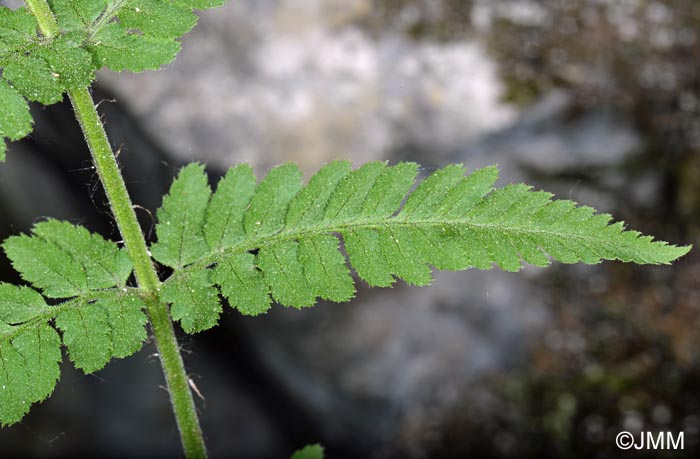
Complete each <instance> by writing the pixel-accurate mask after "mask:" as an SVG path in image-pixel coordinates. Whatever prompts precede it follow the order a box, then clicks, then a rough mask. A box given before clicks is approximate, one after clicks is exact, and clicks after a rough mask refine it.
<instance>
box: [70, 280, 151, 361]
mask: <svg viewBox="0 0 700 459" xmlns="http://www.w3.org/2000/svg"><path fill="white" fill-rule="evenodd" d="M143 307H144V305H143V303H142V301H141V300H140V299H139V298H138V297H137V296H135V295H129V294H123V293H118V292H116V291H115V292H114V293H113V294H111V295H107V296H104V297H101V298H98V299H95V300H91V301H80V302H79V303H78V306H77V307H73V308H70V309H67V310H66V311H64V312H61V313H60V314H58V315H57V316H56V327H58V328H59V329H60V330H61V331H62V332H63V343H64V344H65V345H66V347H67V348H68V354H69V355H70V358H71V360H72V361H73V362H74V363H75V366H76V367H77V368H80V369H81V370H83V371H84V372H85V373H93V372H95V371H97V370H100V369H102V368H103V367H104V366H105V365H106V364H107V362H109V360H110V359H112V357H127V356H129V355H131V354H133V353H134V352H136V351H138V350H139V349H141V344H142V343H143V341H144V340H145V339H146V331H145V328H144V325H145V323H146V316H145V314H144V313H143V311H142V309H143Z"/></svg>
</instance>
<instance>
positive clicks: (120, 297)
mask: <svg viewBox="0 0 700 459" xmlns="http://www.w3.org/2000/svg"><path fill="white" fill-rule="evenodd" d="M3 248H4V249H5V253H6V255H7V256H8V258H10V260H11V261H12V264H13V266H14V267H15V268H16V269H17V270H18V271H19V272H20V274H21V275H22V277H23V278H24V279H25V280H26V281H27V282H30V283H31V284H33V285H34V286H35V287H37V288H39V289H41V290H42V291H43V294H44V295H45V296H46V297H49V298H61V299H64V300H65V301H64V302H62V303H60V304H58V305H56V306H49V305H48V304H47V303H46V301H45V300H44V297H43V296H42V295H41V294H40V293H39V292H38V291H36V290H34V289H32V288H30V287H26V286H21V287H17V286H14V285H10V284H4V283H0V424H3V425H5V424H12V423H14V422H17V421H18V420H20V419H21V418H22V416H24V414H26V412H27V411H28V410H29V407H30V405H31V404H32V403H35V402H38V401H41V400H43V399H45V398H46V397H47V396H48V395H49V394H50V393H51V392H52V391H53V388H54V386H55V384H56V381H57V380H58V377H59V369H58V363H59V362H60V360H61V347H60V346H61V343H63V344H64V345H65V346H66V348H67V350H68V354H69V355H70V358H71V360H72V361H73V362H74V363H75V366H76V367H77V368H80V369H82V370H83V371H84V372H85V373H91V372H94V371H97V370H99V369H101V368H102V367H104V365H105V364H106V363H107V362H108V361H109V360H110V359H111V358H113V357H126V356H129V355H131V354H133V353H134V352H136V351H138V350H139V349H140V348H141V345H142V343H143V341H144V340H145V339H146V330H145V324H146V315H145V314H144V312H143V309H144V307H145V306H144V304H143V302H142V300H141V298H140V297H139V296H138V294H137V291H135V290H134V289H132V288H127V287H126V281H127V279H128V278H129V276H130V275H131V271H132V264H131V261H130V259H129V257H128V256H127V254H126V252H125V251H124V250H123V249H120V248H119V247H117V245H116V244H114V243H113V242H110V241H107V240H105V239H103V238H102V237H100V236H98V235H95V234H90V233H89V232H88V231H87V230H86V229H85V228H83V227H79V226H74V225H72V224H70V223H66V222H59V221H56V220H49V221H46V222H41V223H39V224H37V225H35V226H34V228H33V229H32V235H31V236H29V235H21V236H13V237H10V238H9V239H7V240H6V241H5V242H4V243H3ZM54 326H55V328H57V329H58V330H60V331H61V332H62V336H59V334H58V333H57V331H56V329H55V328H54Z"/></svg>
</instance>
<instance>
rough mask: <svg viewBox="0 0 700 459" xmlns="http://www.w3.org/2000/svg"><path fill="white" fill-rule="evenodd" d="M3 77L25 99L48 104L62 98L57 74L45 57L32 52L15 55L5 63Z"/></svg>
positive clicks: (61, 89)
mask: <svg viewBox="0 0 700 459" xmlns="http://www.w3.org/2000/svg"><path fill="white" fill-rule="evenodd" d="M2 75H3V78H5V79H6V80H8V81H9V82H10V83H12V85H13V86H14V87H15V88H16V89H17V90H18V91H19V92H20V93H21V94H22V95H23V96H24V97H26V98H27V99H29V100H32V101H36V102H41V103H42V104H45V105H50V104H53V103H56V102H58V101H60V100H61V99H62V98H63V88H62V87H61V83H60V82H59V79H58V75H56V74H54V72H52V71H51V67H50V65H49V63H48V62H46V60H45V59H42V58H40V57H38V56H36V55H35V54H34V53H30V54H27V55H21V56H17V57H15V58H14V59H12V60H11V61H10V62H8V63H7V64H5V68H4V69H3V74H2Z"/></svg>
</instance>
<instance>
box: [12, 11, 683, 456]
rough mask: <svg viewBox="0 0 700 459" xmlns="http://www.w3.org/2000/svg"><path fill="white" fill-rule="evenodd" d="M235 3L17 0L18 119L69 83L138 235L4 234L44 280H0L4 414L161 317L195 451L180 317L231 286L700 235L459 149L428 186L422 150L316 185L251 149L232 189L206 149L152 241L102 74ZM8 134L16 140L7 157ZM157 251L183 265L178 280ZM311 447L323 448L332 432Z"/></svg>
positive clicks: (137, 343) (616, 254)
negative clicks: (133, 195) (660, 234)
mask: <svg viewBox="0 0 700 459" xmlns="http://www.w3.org/2000/svg"><path fill="white" fill-rule="evenodd" d="M222 3H223V0H50V1H48V2H47V1H46V0H26V5H27V7H28V8H27V9H25V8H20V9H17V10H10V9H8V8H0V67H1V68H2V77H1V78H0V135H2V136H3V137H5V138H7V139H9V140H18V139H20V138H22V137H23V136H25V135H27V134H28V133H29V132H30V130H31V125H32V119H31V116H30V113H29V109H28V105H27V101H36V102H40V103H43V104H51V103H54V102H57V101H59V100H61V99H62V98H63V96H64V94H67V95H68V97H69V98H70V100H71V102H72V104H73V107H74V109H75V114H76V117H77V119H78V121H79V122H80V125H81V127H82V129H83V132H84V134H85V138H86V141H87V143H88V145H89V147H90V151H91V153H92V157H93V161H94V164H95V166H96V169H97V171H98V173H99V176H100V179H101V181H102V184H103V186H104V188H105V190H106V193H107V196H108V198H109V202H110V205H111V209H112V212H113V214H114V217H115V219H116V221H117V223H118V226H119V229H120V232H121V235H122V237H123V240H124V247H120V246H118V245H117V244H116V243H114V242H112V241H107V240H105V239H103V238H102V237H100V236H98V235H96V234H91V233H90V232H88V231H87V230H86V229H85V228H83V227H80V226H75V225H72V224H70V223H66V222H59V221H56V220H47V221H44V222H41V223H38V224H36V225H35V226H34V228H33V229H32V231H31V234H29V235H19V236H12V237H10V238H8V239H7V240H6V241H5V242H4V243H3V244H2V247H3V249H4V251H5V253H6V255H7V257H8V258H9V259H10V260H11V262H12V264H13V266H14V268H15V269H16V270H17V271H18V272H19V273H20V274H21V276H22V278H23V279H24V281H26V283H27V284H28V285H22V286H15V285H10V284H4V283H3V284H0V422H1V423H2V424H3V425H9V424H13V423H15V422H17V421H19V420H20V419H21V418H22V417H23V416H24V415H25V414H26V413H27V411H28V410H29V408H30V405H31V404H33V403H36V402H39V401H41V400H44V399H45V398H46V397H48V396H49V395H50V394H51V392H52V391H53V388H54V386H55V384H56V382H57V381H58V379H59V366H58V365H59V362H60V361H61V346H64V347H65V348H66V350H67V352H68V355H69V357H70V359H71V360H72V361H73V363H74V364H75V366H76V367H77V368H80V369H81V370H83V371H84V372H85V373H92V372H95V371H97V370H99V369H101V368H103V367H104V366H105V364H107V362H109V360H110V359H112V358H115V357H116V358H121V357H126V356H129V355H131V354H133V353H134V352H136V351H138V350H139V349H140V348H141V346H142V343H143V342H144V340H145V338H146V328H145V326H146V325H147V324H149V325H150V330H151V333H152V335H153V338H154V341H155V343H156V345H157V346H158V351H159V356H160V358H161V362H162V366H163V370H164V373H165V378H166V382H167V384H168V388H169V392H170V396H171V400H172V404H173V409H174V413H175V416H176V419H177V422H178V426H179V429H180V433H181V438H182V442H183V448H184V451H185V454H186V455H187V456H188V457H204V456H206V449H205V446H204V441H203V437H202V433H201V429H200V427H199V423H198V420H197V414H196V411H195V407H194V403H193V400H192V394H191V392H190V388H189V387H188V380H187V375H186V373H185V369H184V366H183V363H182V358H181V356H180V353H179V349H178V345H177V342H176V340H175V335H174V331H173V321H179V323H180V326H181V327H182V329H183V330H185V331H186V332H188V333H196V332H200V331H203V330H206V329H208V328H211V327H213V326H215V325H216V324H217V323H218V320H219V316H220V314H221V312H222V310H223V306H222V303H221V298H222V297H224V298H225V299H226V300H227V301H226V302H227V303H228V304H229V305H230V306H231V307H233V308H234V309H237V310H238V311H239V312H240V313H241V314H245V315H258V314H262V313H265V312H267V311H268V310H269V309H270V307H271V305H272V303H273V302H276V303H279V304H281V305H283V306H288V307H294V308H305V307H309V306H312V305H314V304H315V303H316V302H317V301H318V300H319V298H320V299H324V300H330V301H336V302H341V301H348V300H350V299H351V298H352V297H353V296H354V294H355V281H354V280H353V277H352V275H351V272H350V267H352V268H353V269H354V270H355V272H356V273H357V276H358V277H359V278H360V279H362V280H363V281H365V282H367V283H368V284H369V285H371V286H378V287H388V286H390V285H392V284H393V283H394V282H395V281H396V280H397V279H403V280H404V281H406V282H407V283H409V284H414V285H427V284H429V283H430V281H431V271H432V269H433V268H435V269H445V270H463V269H467V268H472V267H473V268H478V269H490V268H491V267H492V266H494V265H498V266H499V267H500V268H502V269H504V270H507V271H517V270H519V269H520V268H521V266H522V264H523V262H525V263H528V264H531V265H535V266H546V265H548V264H549V263H550V260H552V259H554V260H558V261H561V262H564V263H577V262H584V263H598V262H600V261H601V260H621V261H625V262H635V263H643V264H662V263H670V262H671V261H673V260H675V259H677V258H679V257H681V256H683V255H684V254H685V253H687V252H688V250H690V247H689V246H686V247H676V246H673V245H669V244H667V243H665V242H659V241H653V240H652V238H651V237H649V236H642V235H641V234H639V233H638V232H635V231H626V230H625V228H624V225H623V223H621V222H617V223H612V224H611V217H610V216H609V215H600V214H596V213H595V211H594V210H593V209H591V208H589V207H582V206H577V205H576V204H575V203H573V202H571V201H557V200H552V195H551V194H550V193H546V192H543V191H533V190H532V189H531V188H530V187H528V186H526V185H509V186H506V187H504V188H500V189H494V183H495V181H496V179H497V178H498V172H497V169H496V168H495V167H487V168H484V169H480V170H476V171H473V172H471V173H470V174H468V175H465V173H466V171H465V168H464V167H463V166H461V165H451V166H447V167H445V168H444V169H441V170H439V171H437V172H435V173H433V174H432V175H430V176H429V177H427V178H425V179H424V180H422V181H420V182H419V183H418V184H417V185H416V180H417V173H418V166H417V165H416V164H414V163H400V164H396V165H393V166H389V165H387V164H386V163H383V162H372V163H368V164H365V165H363V166H361V167H358V168H356V169H354V170H353V168H352V167H351V164H350V163H349V162H347V161H335V162H331V163H329V164H327V165H326V166H324V167H322V168H321V169H320V170H319V171H318V172H317V173H316V174H315V175H314V176H313V177H312V178H311V179H310V180H309V182H308V183H307V184H306V185H304V184H303V183H302V180H301V172H300V170H299V168H298V167H297V166H295V165H294V164H284V165H281V166H279V167H276V168H274V169H272V170H271V171H270V172H269V173H268V174H267V175H266V177H265V178H264V179H262V180H261V181H260V182H259V183H258V181H257V179H256V177H255V176H254V175H253V171H252V169H251V168H250V167H249V166H247V165H238V166H236V167H234V168H232V169H230V170H229V171H228V173H227V174H226V176H225V177H224V178H223V179H221V181H220V182H219V183H218V184H216V189H215V191H212V188H211V186H210V184H209V183H208V180H207V177H206V175H205V172H204V168H203V166H201V165H199V164H191V165H189V166H187V167H185V168H183V169H182V170H181V171H180V172H179V175H178V176H177V178H176V179H175V181H174V183H173V184H172V187H171V189H170V192H169V193H168V194H167V195H166V196H165V197H164V199H163V205H162V207H161V208H160V209H159V210H158V213H157V217H158V223H157V226H156V233H157V238H158V242H156V243H155V244H153V245H152V246H151V247H150V248H149V247H147V245H146V243H145V240H144V236H143V234H142V232H141V229H140V228H139V226H138V223H137V221H136V217H135V215H134V212H133V208H132V204H131V201H130V199H129V196H128V194H127V192H126V188H125V186H124V182H123V179H122V177H121V174H120V172H119V168H118V165H117V162H116V159H115V157H114V154H113V152H112V149H111V147H110V144H109V141H108V140H107V137H106V135H105V132H104V129H103V126H102V123H101V120H100V118H99V116H98V114H97V111H96V108H95V105H94V103H93V101H92V98H91V96H90V93H89V89H88V87H89V85H90V84H91V83H92V81H93V80H94V75H95V71H96V70H97V69H99V68H102V67H108V68H110V69H112V70H116V71H122V70H129V71H134V72H138V71H142V70H146V69H156V68H159V67H160V66H162V65H163V64H166V63H169V62H171V61H172V60H173V59H174V58H175V56H176V54H177V52H178V50H179V47H180V44H179V41H178V40H179V38H180V37H181V36H182V35H183V34H184V33H186V32H187V31H188V30H190V29H191V28H192V27H193V26H194V24H195V23H196V20H197V16H196V15H195V14H194V13H193V12H192V10H193V9H202V8H209V7H214V6H218V5H220V4H222ZM5 150H6V145H5V142H0V159H2V160H4V158H5ZM414 187H415V188H414ZM341 241H342V243H343V245H344V250H342V249H341ZM346 254H347V259H346ZM156 262H157V263H160V264H161V265H163V266H167V267H169V268H171V269H172V274H171V275H170V276H169V277H168V278H167V279H161V278H159V276H158V275H157V272H156V270H155V264H156ZM132 273H133V274H134V275H135V276H134V277H135V282H130V281H129V280H130V279H131V276H132ZM46 298H48V299H51V300H52V304H53V305H49V304H47V301H46ZM298 454H299V456H298V457H321V456H322V448H321V447H320V446H318V445H314V446H310V447H307V448H306V449H305V450H301V451H300V452H298ZM302 454H304V455H307V456H302ZM308 455H310V456H308Z"/></svg>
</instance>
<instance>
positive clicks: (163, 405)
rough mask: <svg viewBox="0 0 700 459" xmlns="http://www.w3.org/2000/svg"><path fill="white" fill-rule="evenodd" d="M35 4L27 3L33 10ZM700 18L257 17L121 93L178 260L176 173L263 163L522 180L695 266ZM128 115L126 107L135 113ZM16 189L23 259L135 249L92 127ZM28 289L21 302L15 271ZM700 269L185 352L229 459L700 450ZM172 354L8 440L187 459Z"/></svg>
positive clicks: (34, 449)
mask: <svg viewBox="0 0 700 459" xmlns="http://www.w3.org/2000/svg"><path fill="white" fill-rule="evenodd" d="M7 3H9V2H7ZM699 26H700V4H697V2H695V1H693V0H624V1H622V0H621V1H611V0H570V1H566V2H562V1H557V0H542V1H528V0H483V1H479V0H387V1H384V2H370V1H368V0H355V1H353V2H343V1H340V0H325V1H322V0H239V1H236V2H231V3H230V4H228V5H227V6H225V7H223V8H221V9H217V10H213V11H209V12H206V13H203V14H202V15H201V20H200V25H199V27H198V28H197V29H195V31H194V32H192V33H191V34H190V35H188V36H187V37H186V38H185V40H184V42H183V51H182V53H181V55H180V57H179V58H178V60H177V61H176V62H175V64H173V65H172V66H170V67H169V68H168V69H166V71H163V72H154V73H145V74H140V75H128V74H111V73H107V72H105V73H102V74H101V75H100V77H99V81H98V84H99V88H98V90H97V92H96V94H95V96H96V98H97V99H98V100H101V101H103V102H102V103H101V105H100V108H101V109H102V110H103V111H104V112H105V114H106V117H107V123H108V125H107V128H108V130H109V134H110V136H111V138H112V140H113V143H114V145H115V146H117V147H119V148H120V149H121V154H120V161H121V162H122V163H123V165H124V172H125V174H126V180H127V182H128V184H129V187H130V189H131V191H132V193H133V194H134V196H135V202H136V203H138V204H139V205H141V206H143V207H144V209H146V210H143V211H141V214H140V218H141V219H142V224H143V227H144V229H145V230H146V231H147V233H148V234H149V235H152V234H151V232H152V224H153V221H152V217H151V215H150V213H149V211H150V212H153V211H154V210H155V209H156V208H157V207H158V205H159V201H160V196H161V194H162V193H163V192H164V191H165V190H166V189H167V187H168V184H169V182H170V180H171V178H172V176H173V174H174V173H175V172H176V170H177V168H178V167H179V166H180V165H181V164H183V163H184V162H187V161H191V160H199V161H203V162H206V163H207V164H208V166H209V168H208V170H209V172H210V173H211V175H212V179H214V180H215V179H216V177H217V176H219V175H220V174H221V173H223V171H225V169H226V168H228V167H230V166H231V165H233V164H235V163H237V162H241V161H247V162H250V163H252V164H254V165H255V166H256V169H257V170H258V172H259V173H264V172H265V171H266V170H267V169H268V168H269V167H270V166H271V165H274V164H276V163H279V162H282V161H286V160H291V161H295V162H297V163H299V164H300V165H301V166H302V167H303V169H304V170H305V171H306V172H307V174H310V173H313V172H314V171H315V170H316V169H318V168H319V167H320V166H321V165H322V164H323V163H324V162H326V161H328V160H330V159H333V158H350V159H352V160H353V161H354V162H356V163H361V162H365V161H369V160H375V159H387V160H390V161H399V160H413V161H417V162H419V163H420V164H422V165H423V166H424V172H425V173H429V172H431V171H433V170H435V169H436V168H439V167H441V166H443V165H445V164H447V163H450V162H462V163H464V164H465V165H466V166H467V167H469V168H476V167H480V166H484V165H487V164H492V163H498V164H500V167H501V170H502V178H501V180H500V183H501V184H506V183H509V182H511V181H526V182H528V183H530V184H532V185H535V186H536V187H538V188H546V189H548V190H551V191H554V192H556V194H557V196H558V197H560V198H572V199H574V200H576V201H579V202H581V203H585V204H589V205H593V206H595V207H596V208H598V209H600V210H602V211H606V212H613V213H614V215H615V216H616V217H617V218H619V219H624V220H625V221H627V222H628V223H629V225H630V226H634V227H635V228H639V229H641V230H643V231H645V232H648V233H653V234H655V235H656V236H658V237H659V238H662V239H666V240H670V241H672V242H676V243H695V244H697V241H698V225H699V223H700V155H699V154H698V151H699V149H700V116H699V114H700V65H699V64H698V63H699V62H700V42H699V41H698V40H700V35H699V34H700V27H699ZM113 101H116V102H117V103H113ZM34 111H35V119H36V120H37V124H36V129H35V132H34V134H33V135H32V136H31V137H30V138H28V139H27V140H25V141H23V142H20V143H15V144H12V145H11V146H10V152H9V154H8V162H7V163H6V164H3V165H2V166H1V167H0V215H2V220H1V223H2V225H0V233H1V235H2V236H3V237H5V236H7V235H9V234H12V233H16V232H19V231H26V230H27V229H28V228H29V227H30V226H31V224H32V222H33V221H36V219H37V218H41V217H49V216H50V217H56V218H66V219H71V220H73V221H76V222H81V223H83V224H85V225H86V226H88V227H89V228H90V229H92V230H94V231H100V232H102V233H103V234H105V235H106V236H109V237H113V238H115V239H118V234H117V233H116V230H115V228H114V225H113V223H112V221H111V219H110V217H109V214H108V212H107V209H106V206H105V199H104V196H103V195H102V192H101V190H100V187H99V186H98V185H97V181H96V177H95V176H94V172H93V171H92V169H91V168H90V162H89V159H88V158H89V157H88V154H87V152H86V151H85V148H84V147H83V146H82V144H81V141H82V138H81V134H80V132H79V131H78V129H77V125H76V124H75V122H74V121H73V120H72V115H71V110H70V108H69V106H68V105H66V104H58V105H56V106H53V107H49V108H40V107H35V110H34ZM0 268H1V269H2V277H3V279H4V280H5V279H7V280H15V281H16V280H17V279H16V275H15V274H13V273H12V272H11V270H10V266H9V263H8V262H7V260H5V259H4V258H3V259H2V260H1V263H0ZM699 283H700V260H699V257H698V256H697V250H695V251H693V252H691V253H690V254H689V256H688V257H686V258H685V259H683V260H682V261H680V262H678V263H676V264H675V265H673V266H672V267H653V268H650V267H635V266H627V265H622V264H619V263H605V264H601V265H597V266H592V267H585V266H562V265H555V266H553V267H551V268H549V269H547V270H540V269H533V268H530V267H528V268H525V269H524V270H523V271H522V272H521V273H518V274H511V273H503V272H500V271H489V272H479V271H469V272H463V273H436V274H435V281H434V283H433V285H432V286H430V287H428V288H422V289H417V288H411V287H407V286H405V285H402V284H401V283H399V284H397V285H396V286H395V288H393V289H384V290H381V289H374V290H369V289H367V288H365V286H363V285H362V284H361V283H359V285H358V287H359V292H358V295H357V298H356V299H355V300H354V301H353V302H351V303H349V304H341V305H337V304H320V305H318V306H317V307H316V308H314V309H313V310H308V311H302V312H300V311H293V310H285V309H283V308H281V307H275V308H274V309H273V311H272V312H271V313H270V314H268V315H266V316H264V317H260V318H253V319H251V318H242V317H240V316H238V315H236V314H235V313H233V312H231V311H228V312H227V313H225V314H224V316H223V318H222V326H221V327H218V328H217V329H215V330H213V331H210V332H207V333H204V334H202V335H201V336H195V337H188V336H184V335H183V336H182V337H181V343H182V346H183V349H184V351H185V352H186V355H185V359H186V364H187V366H188V369H189V370H190V371H191V372H192V378H193V381H194V382H195V384H196V385H197V387H198V389H199V391H200V392H201V393H202V395H203V397H204V400H200V403H199V406H200V408H201V416H202V422H203V426H204V430H205V433H206V435H207V439H208V442H209V447H210V449H211V454H212V456H213V457H241V458H267V457H287V456H288V454H289V452H291V451H293V450H294V449H295V448H297V447H299V446H301V445H303V444H306V443H311V442H317V441H318V442H322V443H324V444H325V445H326V446H327V449H328V451H329V455H328V456H329V457H330V458H343V457H348V458H355V457H370V458H403V457H407V458H430V457H441V458H442V457H455V458H461V457H499V458H500V457H504V458H505V457H532V458H535V457H538V458H548V457H552V458H554V457H581V458H587V457H601V458H607V457H622V456H621V454H620V451H619V450H617V448H616V447H615V445H614V437H615V435H616V434H617V432H619V431H620V430H629V431H632V432H636V431H641V430H669V431H674V432H678V431H681V430H682V431H684V432H685V444H686V449H685V450H684V451H677V452H674V451H663V452H661V451H655V452H654V454H653V456H652V455H649V457H659V456H660V454H659V453H661V455H665V456H663V457H695V456H696V454H697V450H698V448H699V446H698V441H699V436H698V432H699V431H700V400H699V399H698V393H699V389H700V383H698V381H699V378H698V375H699V373H700V355H699V354H698V352H699V351H698V349H700V348H699V347H698V345H699V344H700V343H699V341H700V340H699V339H698V338H697V336H698V334H697V330H698V327H699V326H700V289H699V288H698V285H699ZM153 352H154V348H153V347H152V345H150V344H149V345H147V346H146V347H145V348H144V350H143V351H142V352H140V353H139V354H137V355H136V356H134V357H132V358H130V359H127V360H123V361H117V362H113V363H111V364H110V365H109V366H108V367H107V368H106V369H105V370H103V371H101V372H99V373H97V374H96V375H93V376H83V375H81V374H80V373H79V372H77V371H76V370H74V369H73V368H72V367H71V365H70V364H65V365H64V368H63V372H62V379H61V382H60V383H59V385H58V387H57V389H56V392H55V393H54V395H53V396H52V397H51V398H50V399H49V400H48V401H46V402H44V403H42V404H41V405H37V406H36V407H34V408H33V410H32V411H31V412H30V414H29V416H27V417H26V418H25V420H24V421H23V422H22V423H20V424H18V425H16V426H14V427H11V428H7V429H2V430H1V431H0V445H2V451H3V454H4V455H5V454H6V455H7V456H8V457H16V456H52V457H75V456H83V455H91V456H95V455H100V456H104V457H141V456H143V457H161V456H162V457H171V456H177V455H178V454H179V445H178V439H177V432H176V427H175V425H174V420H173V419H172V415H171V413H170V411H169V406H168V400H167V394H166V393H165V391H164V390H163V389H162V387H161V385H162V384H163V382H162V376H161V373H160V368H159V365H158V362H157V359H156V358H155V357H154V356H153Z"/></svg>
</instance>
